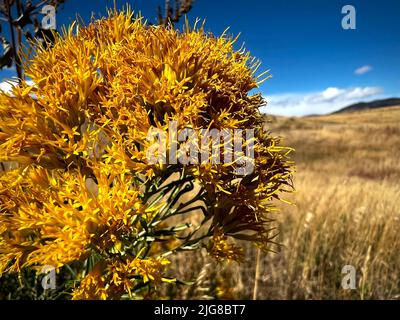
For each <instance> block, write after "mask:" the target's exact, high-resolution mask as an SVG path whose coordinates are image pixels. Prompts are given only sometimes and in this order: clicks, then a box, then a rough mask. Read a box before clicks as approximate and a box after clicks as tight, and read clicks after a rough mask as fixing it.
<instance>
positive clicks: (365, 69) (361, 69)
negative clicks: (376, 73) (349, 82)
mask: <svg viewBox="0 0 400 320" xmlns="http://www.w3.org/2000/svg"><path fill="white" fill-rule="evenodd" d="M371 70H372V66H369V65H366V66H362V67H359V68H357V69H356V70H354V73H355V74H356V75H359V76H360V75H362V74H365V73H367V72H370V71H371Z"/></svg>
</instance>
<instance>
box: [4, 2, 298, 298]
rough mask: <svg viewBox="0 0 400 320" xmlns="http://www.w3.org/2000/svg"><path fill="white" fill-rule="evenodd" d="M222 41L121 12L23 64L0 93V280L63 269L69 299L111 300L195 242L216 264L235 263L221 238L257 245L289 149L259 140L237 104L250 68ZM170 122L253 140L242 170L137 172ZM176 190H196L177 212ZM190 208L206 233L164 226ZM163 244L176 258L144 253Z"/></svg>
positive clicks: (250, 112)
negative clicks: (73, 276)
mask: <svg viewBox="0 0 400 320" xmlns="http://www.w3.org/2000/svg"><path fill="white" fill-rule="evenodd" d="M234 42H235V40H234V39H231V38H228V37H226V36H225V35H223V36H221V37H214V36H213V35H211V34H207V33H206V32H205V31H204V30H203V28H199V29H196V28H195V29H194V30H190V29H189V27H188V26H187V27H186V28H185V30H184V31H183V32H179V31H177V30H175V29H173V28H170V27H167V28H166V27H158V26H147V25H145V24H144V23H143V21H142V19H141V18H134V17H133V13H132V12H131V11H130V10H129V9H128V10H127V11H126V12H121V13H118V12H110V17H108V18H104V19H101V20H97V21H93V22H92V23H91V24H90V25H89V26H88V27H74V26H73V27H71V28H70V29H69V30H67V31H65V34H64V35H63V36H60V37H59V38H58V39H57V40H56V42H55V44H54V45H53V46H52V47H51V48H39V49H37V52H36V54H35V56H34V57H33V58H29V59H28V58H27V59H26V75H27V77H29V78H30V79H31V80H32V83H33V84H31V83H30V82H23V83H22V84H21V85H20V86H17V87H14V89H13V91H12V93H10V94H7V93H4V92H2V93H0V129H1V131H0V162H12V163H17V164H18V166H17V168H16V169H13V170H8V171H6V172H3V173H1V174H0V274H1V273H4V272H20V271H21V269H22V268H26V267H29V268H40V267H41V266H44V265H52V266H54V267H56V268H57V270H59V271H60V270H61V269H62V268H63V266H65V265H67V264H70V265H72V264H73V263H74V266H73V268H76V270H75V271H76V272H77V273H78V274H80V275H85V274H86V277H83V276H82V277H80V279H83V280H81V283H80V287H76V288H75V291H74V293H73V298H115V297H118V296H121V295H122V294H123V293H127V292H128V293H129V294H130V295H131V296H132V295H134V294H133V293H131V290H132V288H134V287H135V286H136V285H137V284H138V283H142V284H147V283H149V282H151V283H154V284H155V285H157V284H158V283H159V282H160V281H167V279H166V278H165V277H164V275H163V272H164V271H165V267H166V265H167V264H168V262H167V260H165V258H163V256H164V254H165V255H166V254H167V253H168V254H171V253H172V254H173V253H175V252H177V251H179V250H188V249H197V248H200V247H201V243H202V241H203V240H204V239H210V238H211V242H210V245H209V248H211V249H210V253H211V254H212V255H214V256H216V257H217V259H220V258H224V259H225V258H227V259H234V260H238V259H239V251H241V250H239V249H238V248H237V247H236V246H234V245H230V244H228V243H227V242H226V239H227V237H228V236H229V237H234V238H237V239H242V240H249V241H253V242H255V243H257V244H261V245H262V244H265V242H266V241H267V240H268V234H269V231H268V228H267V227H266V224H267V223H268V222H269V221H270V220H269V218H268V213H269V212H270V210H271V207H270V202H271V200H272V199H273V198H278V194H279V192H280V191H282V190H285V189H286V188H287V187H290V186H291V180H290V179H291V163H290V162H289V160H288V158H287V156H288V153H289V152H290V149H289V148H285V147H282V146H279V145H278V141H277V139H275V138H273V137H271V136H270V135H269V134H268V133H267V132H264V131H263V129H262V125H263V117H262V115H261V114H260V112H259V107H260V106H262V105H263V104H264V102H263V99H262V97H261V95H258V94H256V95H250V94H249V92H250V91H251V90H253V89H255V88H256V87H257V86H258V84H259V82H258V78H257V77H256V76H255V73H256V70H257V68H258V66H259V63H258V62H256V61H255V60H254V59H252V58H251V57H250V55H249V54H248V53H246V52H244V51H235V50H234ZM170 120H174V121H176V122H177V123H178V127H179V128H180V129H182V128H192V129H194V130H201V129H218V130H224V129H247V128H251V129H254V130H255V137H254V139H253V140H254V141H253V142H254V160H253V162H254V171H253V172H252V173H251V174H249V175H247V176H244V177H238V176H235V174H234V173H233V169H234V168H235V166H236V164H235V162H234V161H232V162H230V163H222V162H221V163H220V164H206V165H204V164H193V165H189V166H183V165H182V164H163V163H156V164H151V163H149V162H148V161H147V158H146V154H147V151H148V150H149V148H151V145H152V142H151V141H149V140H148V139H147V135H148V132H149V130H150V129H151V128H158V129H161V130H164V131H168V122H169V121H170ZM169 143H170V142H169ZM14 167H15V166H14ZM177 173H178V176H179V178H177V179H178V180H176V181H175V182H174V181H173V179H172V182H171V179H170V178H171V177H172V176H173V175H174V174H177ZM168 179H169V180H168ZM167 180H168V181H170V182H169V184H166V183H165V181H167ZM188 183H191V184H192V186H193V184H196V185H197V186H199V187H200V190H201V191H200V192H199V193H198V194H197V195H194V193H193V194H192V198H193V201H190V200H189V203H187V205H185V204H184V203H183V204H182V203H181V201H178V198H179V197H180V196H182V195H183V194H184V193H185V192H186V191H188V190H193V187H192V188H190V187H188ZM198 199H200V200H202V202H203V207H202V208H201V210H202V211H203V213H204V220H203V221H202V222H201V224H202V225H203V224H205V223H206V222H207V221H211V224H210V227H209V229H208V230H207V232H206V234H205V235H202V236H197V234H196V230H195V231H192V229H190V230H189V231H187V230H186V229H185V228H186V224H185V225H183V226H182V225H172V226H171V225H169V226H168V227H165V225H168V223H167V221H170V220H167V219H168V218H170V217H171V216H177V215H179V214H182V215H184V214H188V213H190V212H192V211H193V210H194V209H193V210H192V209H191V208H192V207H193V206H191V204H192V203H194V201H195V200H198ZM196 208H197V209H198V207H196ZM182 230H184V231H185V233H184V237H182V233H181V234H180V235H181V237H180V238H179V239H180V241H174V239H177V235H178V234H179V232H183V231H182ZM168 239H169V240H168ZM164 240H165V241H167V240H168V241H169V243H176V247H174V248H169V249H166V250H169V251H168V252H164V253H163V252H159V251H160V250H151V249H152V247H153V243H154V246H157V245H158V244H159V243H160V242H161V241H164ZM199 244H200V245H199ZM153 252H156V253H154V255H155V256H151V255H152V254H153ZM89 261H91V262H93V263H92V264H94V265H105V266H106V267H103V268H99V269H93V270H92V269H91V268H88V266H89V265H91V263H88V262H89ZM110 288H111V289H110ZM115 288H118V290H117V289H115ZM121 288H122V289H121Z"/></svg>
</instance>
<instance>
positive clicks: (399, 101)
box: [332, 98, 400, 114]
mask: <svg viewBox="0 0 400 320" xmlns="http://www.w3.org/2000/svg"><path fill="white" fill-rule="evenodd" d="M393 106H400V98H389V99H384V100H375V101H371V102H360V103H356V104H352V105H350V106H348V107H345V108H342V109H340V110H338V111H335V112H332V114H335V113H342V112H353V111H360V110H367V109H377V108H384V107H393Z"/></svg>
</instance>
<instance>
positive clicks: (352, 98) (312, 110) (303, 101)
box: [261, 87, 383, 116]
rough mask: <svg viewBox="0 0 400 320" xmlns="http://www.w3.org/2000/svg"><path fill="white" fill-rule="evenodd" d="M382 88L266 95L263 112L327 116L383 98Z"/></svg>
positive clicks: (331, 89) (334, 89)
mask: <svg viewBox="0 0 400 320" xmlns="http://www.w3.org/2000/svg"><path fill="white" fill-rule="evenodd" d="M382 93H383V89H382V88H380V87H355V88H336V87H329V88H326V89H324V90H322V91H317V92H309V93H284V94H276V95H270V96H268V95H266V96H265V98H266V100H267V102H268V105H267V107H265V108H263V109H262V110H261V111H262V112H265V113H269V114H277V115H285V116H303V115H309V114H326V113H330V112H333V111H336V110H338V109H340V108H343V107H346V106H348V105H350V104H353V103H358V102H360V101H369V100H375V99H377V98H382V96H381V94H382Z"/></svg>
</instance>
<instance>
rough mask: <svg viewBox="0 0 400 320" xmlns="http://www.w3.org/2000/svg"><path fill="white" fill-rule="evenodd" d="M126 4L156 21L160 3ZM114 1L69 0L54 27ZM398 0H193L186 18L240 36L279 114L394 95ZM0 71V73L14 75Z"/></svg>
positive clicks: (399, 87) (135, 0)
mask: <svg viewBox="0 0 400 320" xmlns="http://www.w3.org/2000/svg"><path fill="white" fill-rule="evenodd" d="M126 2H129V3H130V4H131V5H132V7H133V9H134V10H135V11H139V10H140V11H141V12H142V14H143V15H144V16H145V17H146V18H147V19H148V20H149V21H150V22H156V7H157V5H158V4H163V2H164V1H163V0H131V1H123V0H117V1H116V3H117V6H118V7H121V6H122V5H123V4H124V3H126ZM347 4H351V5H353V6H354V7H355V9H356V29H355V30H344V29H343V28H342V25H341V21H342V18H343V17H344V14H342V13H341V10H342V7H343V6H344V5H347ZM106 6H109V7H112V6H113V0H108V1H99V0H67V2H66V4H65V5H64V9H62V10H61V11H60V12H59V13H58V15H57V24H58V26H60V25H62V24H68V23H69V22H70V21H72V20H73V19H74V17H75V15H76V13H79V14H80V16H82V17H83V18H84V20H86V21H88V20H89V18H90V16H91V12H95V13H97V15H99V16H100V15H102V14H104V12H105V10H104V9H105V7H106ZM399 16H400V1H398V0H346V1H340V0H324V1H321V0H248V1H234V0H218V1H215V0H214V1H210V0H197V1H196V2H195V5H194V7H193V10H192V11H191V12H190V13H189V16H188V17H189V20H190V21H192V22H193V21H194V20H195V18H196V17H198V18H201V19H206V29H207V30H208V31H211V32H213V33H214V34H217V35H218V34H221V33H222V32H223V30H224V29H226V27H230V33H232V34H233V35H237V34H238V33H241V36H240V38H239V41H238V47H240V46H241V45H242V44H243V43H244V44H245V47H246V49H248V50H249V51H250V52H251V54H252V55H253V56H256V57H257V58H259V59H260V60H261V61H262V68H263V69H264V70H266V69H271V74H272V75H273V78H272V79H270V80H268V81H266V82H265V83H264V84H262V86H261V87H260V88H259V91H260V92H262V93H263V95H264V96H265V98H266V99H267V101H268V102H269V105H268V107H267V108H266V109H265V110H264V111H266V112H270V113H275V114H283V115H304V114H312V113H328V112H331V111H334V110H336V109H338V108H340V107H343V106H346V105H348V104H351V103H354V102H358V101H368V100H374V99H377V98H385V97H391V96H400V19H399ZM12 75H13V73H12V71H10V70H6V71H1V72H0V78H2V79H4V78H6V77H10V76H12Z"/></svg>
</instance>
